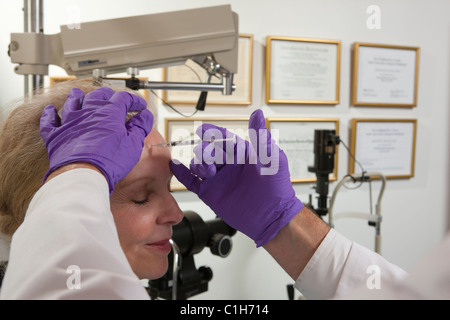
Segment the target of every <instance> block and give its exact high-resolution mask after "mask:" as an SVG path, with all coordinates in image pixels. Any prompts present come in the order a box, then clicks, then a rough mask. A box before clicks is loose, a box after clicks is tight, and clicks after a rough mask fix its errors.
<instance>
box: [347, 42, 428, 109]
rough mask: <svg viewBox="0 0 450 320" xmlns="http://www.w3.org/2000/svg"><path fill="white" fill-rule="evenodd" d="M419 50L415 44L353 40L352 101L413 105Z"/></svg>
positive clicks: (360, 104)
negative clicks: (410, 45) (403, 44)
mask: <svg viewBox="0 0 450 320" xmlns="http://www.w3.org/2000/svg"><path fill="white" fill-rule="evenodd" d="M419 51H420V49H419V48H417V47H403V46H392V45H380V44H368V43H355V44H354V47H353V76H352V104H353V105H355V106H382V107H415V106H416V105H417V86H418V77H419V76H418V75H419Z"/></svg>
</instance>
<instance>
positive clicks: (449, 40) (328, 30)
mask: <svg viewBox="0 0 450 320" xmlns="http://www.w3.org/2000/svg"><path fill="white" fill-rule="evenodd" d="M226 3H230V4H231V5H232V8H233V10H234V11H236V12H237V13H238V14H239V23H240V32H241V33H250V34H253V35H254V40H255V43H254V56H253V59H254V70H253V104H252V105H251V106H250V107H207V109H206V111H205V112H204V115H205V116H230V115H234V116H249V115H250V113H251V112H252V111H253V110H255V109H256V108H262V109H263V111H264V112H265V115H266V116H268V117H269V116H270V117H338V118H339V119H340V133H341V138H342V139H343V140H344V141H347V142H348V141H349V124H350V120H351V119H352V118H366V117H367V118H416V119H418V129H417V150H416V170H415V177H414V178H412V179H406V180H389V181H388V185H387V191H386V195H385V197H384V201H383V209H382V214H383V223H382V235H383V255H384V256H385V257H386V258H387V259H388V260H390V261H392V262H394V263H396V264H398V265H399V266H401V267H403V268H405V269H407V270H409V269H410V268H411V267H412V266H413V265H414V264H415V263H416V262H417V261H418V259H420V257H421V256H422V255H423V254H424V253H425V252H426V251H428V250H429V249H430V248H431V247H433V246H434V245H435V244H436V243H438V242H439V241H440V240H441V239H442V237H443V235H444V233H445V231H446V228H447V225H448V213H447V212H448V207H449V204H450V203H449V200H447V196H448V194H447V193H448V192H447V191H448V182H447V179H448V178H449V170H448V169H449V165H448V163H449V161H448V157H449V148H448V144H449V142H450V141H449V138H450V136H449V131H448V129H447V128H448V125H447V124H448V121H449V120H450V119H449V118H450V116H449V107H450V105H449V104H450V103H449V102H450V95H449V89H450V64H449V60H450V19H448V12H450V1H448V0H430V1H422V0H390V1H387V0H385V1H366V0H316V1H308V0H228V1H226V0H223V1H219V0H216V1H211V0H191V1H182V0H165V1H155V0H153V1H149V0H131V1H119V0H114V1H111V0H108V1H106V0H101V1H100V0H97V1H87V0H77V1H74V0H46V1H45V32H46V33H56V32H58V30H59V29H58V26H59V25H60V24H67V23H68V19H69V16H70V15H71V14H73V8H78V9H79V10H80V14H81V21H89V20H100V19H106V18H115V17H122V16H131V15H140V14H147V13H156V12H164V11H172V10H178V9H187V8H195V7H203V6H210V5H218V4H226ZM371 4H377V5H379V6H380V8H381V29H380V30H369V29H368V28H367V27H366V20H367V18H368V14H367V13H366V9H367V7H368V6H369V5H371ZM21 5H22V1H21V0H15V1H2V4H1V10H0V21H2V23H1V24H2V28H1V30H2V31H1V33H0V68H1V70H2V74H1V76H0V105H4V104H5V103H6V102H7V101H9V100H11V99H13V98H14V97H17V96H20V95H22V92H23V80H22V77H20V76H18V75H16V74H14V72H13V65H12V64H11V63H10V62H9V58H8V57H7V55H6V51H7V45H8V42H9V33H11V32H21V31H22V11H21ZM70 8H72V9H70ZM71 10H72V11H71ZM180 27H181V26H180ZM149 32H151V31H149ZM267 35H278V36H293V37H307V38H323V39H336V40H341V41H342V55H341V57H342V58H341V59H342V60H341V101H340V104H339V105H337V106H320V107H317V106H277V105H270V106H267V105H265V102H264V92H265V91H264V90H265V85H264V79H265V60H264V59H265V37H266V36H267ZM353 42H373V43H383V44H398V45H406V46H419V47H420V48H421V57H420V72H419V92H418V106H417V107H416V108H412V109H397V108H362V107H352V106H350V99H349V95H350V66H351V59H350V57H351V51H350V49H351V45H352V43H353ZM51 73H52V75H62V74H64V73H63V71H62V70H60V69H58V68H51ZM149 75H150V76H151V77H152V78H154V79H155V80H159V79H157V78H158V77H160V73H159V72H157V73H155V72H150V73H149ZM182 109H183V110H185V111H186V112H191V110H192V107H191V108H189V107H182ZM168 116H171V117H172V116H175V115H174V113H173V112H172V111H170V110H167V109H166V108H165V107H163V106H160V107H159V129H160V130H161V131H163V126H164V122H163V121H164V118H165V117H168ZM347 164H348V155H347V154H346V152H344V150H343V148H341V151H340V152H339V168H338V170H339V179H340V178H342V177H343V176H344V175H345V174H346V173H347ZM334 186H335V183H332V184H331V188H330V189H331V190H333V189H334ZM295 190H296V192H297V194H298V195H299V197H300V198H301V199H303V200H304V201H306V200H307V195H308V194H309V192H310V185H305V184H299V185H295ZM363 190H366V189H363ZM175 197H176V199H177V200H178V201H179V204H180V207H181V208H182V209H183V210H195V211H197V212H199V213H200V214H201V215H202V216H203V217H204V218H205V219H210V218H212V217H213V214H212V212H211V211H210V210H209V209H208V208H206V207H205V206H204V205H203V204H202V203H200V202H199V201H198V200H197V198H196V196H195V195H193V194H190V193H188V192H178V193H175ZM367 203H368V201H367V198H366V196H365V195H364V196H362V190H359V191H354V192H344V193H343V195H342V201H340V202H339V205H338V207H337V208H336V209H337V210H345V209H349V208H350V206H353V205H354V206H356V207H364V206H367ZM336 228H337V229H338V230H339V231H341V232H342V233H344V234H345V235H346V236H348V237H349V238H351V239H353V240H355V241H357V242H360V243H362V244H364V245H366V246H367V247H369V248H373V234H374V230H373V229H372V228H371V227H368V226H367V224H366V223H364V222H358V221H357V222H351V221H349V222H340V223H338V224H337V225H336ZM196 262H197V265H198V266H200V265H204V264H207V265H209V266H211V267H212V269H213V271H214V274H215V277H214V279H213V280H212V282H211V284H210V290H209V291H208V292H207V293H205V294H203V295H200V296H198V297H199V298H204V299H258V298H264V299H285V298H286V297H287V296H286V287H285V286H286V284H288V283H291V282H292V281H291V280H290V279H289V277H288V276H286V275H285V274H284V272H283V271H282V270H281V268H279V267H278V265H277V264H276V263H275V262H274V261H273V260H272V259H271V257H270V256H269V255H268V254H267V253H266V252H265V251H264V250H263V249H258V250H256V249H255V247H254V244H253V243H252V241H251V240H249V239H247V238H246V237H245V236H243V235H241V234H238V235H236V236H235V237H234V248H233V252H232V253H231V256H230V257H228V258H226V259H221V258H218V257H215V256H212V255H211V254H210V253H209V250H204V251H203V252H202V253H201V254H199V255H197V256H196Z"/></svg>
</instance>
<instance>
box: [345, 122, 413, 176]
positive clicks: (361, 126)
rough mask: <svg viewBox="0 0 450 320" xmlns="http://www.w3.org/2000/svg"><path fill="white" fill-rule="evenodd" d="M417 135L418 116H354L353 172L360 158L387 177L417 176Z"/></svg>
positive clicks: (352, 136) (352, 130)
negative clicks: (363, 117)
mask: <svg viewBox="0 0 450 320" xmlns="http://www.w3.org/2000/svg"><path fill="white" fill-rule="evenodd" d="M416 135H417V119H352V122H351V142H350V148H351V153H352V155H353V156H354V157H351V158H350V162H349V172H350V174H353V173H354V172H355V166H356V164H355V159H356V160H357V161H358V162H359V163H360V164H361V165H362V167H363V168H364V171H367V172H379V173H381V174H383V175H384V176H385V177H386V178H387V179H402V178H412V177H414V169H415V152H416Z"/></svg>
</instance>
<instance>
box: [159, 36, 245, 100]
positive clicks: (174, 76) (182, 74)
mask: <svg viewBox="0 0 450 320" xmlns="http://www.w3.org/2000/svg"><path fill="white" fill-rule="evenodd" d="M252 74H253V35H250V34H241V35H239V52H238V72H237V73H235V74H234V79H233V83H234V84H235V85H236V90H235V91H234V92H233V94H232V95H229V96H227V95H223V94H222V93H221V92H213V91H211V92H208V99H207V104H208V105H236V106H249V105H251V104H252ZM163 78H164V80H165V81H175V82H206V80H207V78H208V73H207V72H206V70H205V69H203V68H202V67H201V66H199V65H198V64H197V63H195V62H193V61H192V60H188V61H187V62H186V63H185V64H184V65H180V66H173V67H169V68H164V69H163ZM211 82H212V83H220V79H217V78H215V77H213V78H212V80H211ZM199 95H200V92H198V91H179V90H166V91H164V92H163V99H164V100H165V101H167V102H168V103H170V104H180V105H183V104H184V105H195V104H196V103H197V101H198V98H199Z"/></svg>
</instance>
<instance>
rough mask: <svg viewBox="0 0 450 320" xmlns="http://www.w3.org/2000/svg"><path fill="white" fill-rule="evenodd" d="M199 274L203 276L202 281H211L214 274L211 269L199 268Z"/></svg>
mask: <svg viewBox="0 0 450 320" xmlns="http://www.w3.org/2000/svg"><path fill="white" fill-rule="evenodd" d="M198 272H200V273H201V274H202V279H204V280H206V281H211V279H212V277H213V272H212V270H211V268H210V267H206V266H203V267H200V268H198Z"/></svg>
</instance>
